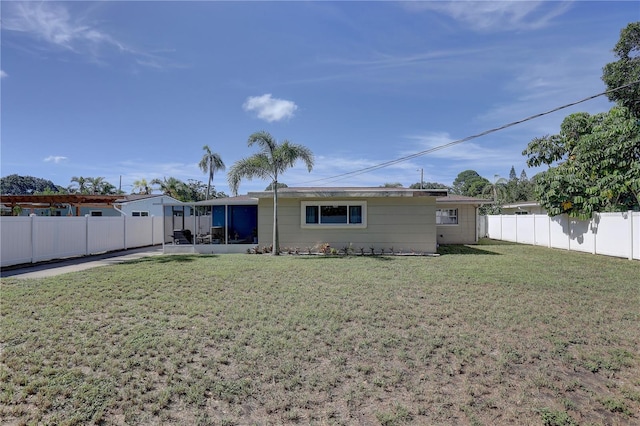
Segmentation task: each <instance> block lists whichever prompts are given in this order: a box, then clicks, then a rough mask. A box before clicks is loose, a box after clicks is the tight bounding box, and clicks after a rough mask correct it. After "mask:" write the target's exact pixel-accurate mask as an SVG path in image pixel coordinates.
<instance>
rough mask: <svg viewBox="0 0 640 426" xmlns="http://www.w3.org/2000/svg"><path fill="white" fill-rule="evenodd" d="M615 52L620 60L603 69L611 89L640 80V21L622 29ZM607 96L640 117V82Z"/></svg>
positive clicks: (603, 75)
mask: <svg viewBox="0 0 640 426" xmlns="http://www.w3.org/2000/svg"><path fill="white" fill-rule="evenodd" d="M613 52H614V54H615V55H616V57H617V58H618V60H617V61H616V62H611V63H608V64H607V65H605V66H604V68H603V70H602V80H603V81H604V82H605V84H606V85H607V88H608V89H609V90H611V89H615V88H617V87H620V86H624V85H627V84H629V83H633V82H636V81H638V80H640V22H632V23H630V24H629V25H627V26H626V27H625V28H623V29H622V31H620V39H619V40H618V43H616V45H615V47H614V49H613ZM607 96H608V97H609V99H611V100H612V101H616V102H618V103H619V104H620V105H623V106H626V107H627V108H629V110H630V111H631V113H632V114H633V115H634V116H636V117H640V83H639V84H632V85H630V86H628V87H626V88H624V89H619V90H616V91H614V92H611V93H609V94H607Z"/></svg>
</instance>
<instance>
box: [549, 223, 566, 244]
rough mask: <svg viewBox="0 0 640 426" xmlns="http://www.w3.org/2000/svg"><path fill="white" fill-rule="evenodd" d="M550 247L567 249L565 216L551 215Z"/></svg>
mask: <svg viewBox="0 0 640 426" xmlns="http://www.w3.org/2000/svg"><path fill="white" fill-rule="evenodd" d="M549 240H550V241H551V247H555V248H561V249H565V250H569V221H568V220H567V216H564V215H562V216H553V217H552V218H551V220H550V221H549Z"/></svg>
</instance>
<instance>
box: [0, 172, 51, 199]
mask: <svg viewBox="0 0 640 426" xmlns="http://www.w3.org/2000/svg"><path fill="white" fill-rule="evenodd" d="M61 189H62V188H61V187H59V186H58V185H56V184H54V183H53V182H51V181H50V180H47V179H42V178H37V177H33V176H20V175H17V174H12V175H8V176H5V177H3V178H2V179H0V193H2V194H3V195H31V194H36V193H40V192H44V191H47V190H49V191H51V192H52V193H58V192H60V190H61Z"/></svg>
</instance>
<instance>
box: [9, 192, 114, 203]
mask: <svg viewBox="0 0 640 426" xmlns="http://www.w3.org/2000/svg"><path fill="white" fill-rule="evenodd" d="M121 197H122V196H121V195H87V194H50V195H2V196H0V200H1V201H2V203H3V204H9V205H16V204H20V205H31V206H36V205H49V206H50V205H55V204H73V205H86V204H90V205H96V204H106V205H109V206H110V205H112V204H114V203H115V202H117V200H118V199H119V198H121Z"/></svg>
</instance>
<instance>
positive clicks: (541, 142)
mask: <svg viewBox="0 0 640 426" xmlns="http://www.w3.org/2000/svg"><path fill="white" fill-rule="evenodd" d="M523 155H527V156H528V160H527V165H529V166H530V167H532V166H539V165H542V164H546V165H548V166H550V167H549V169H548V170H547V171H545V172H542V173H539V174H538V175H536V178H535V194H536V197H537V198H538V200H539V201H540V204H541V205H542V206H543V207H544V208H545V209H546V210H547V211H548V212H549V214H550V215H552V216H554V215H558V214H562V213H567V214H568V215H569V216H571V217H576V218H580V219H588V218H590V217H591V215H592V213H593V212H602V211H619V210H628V209H638V208H639V207H640V206H639V203H638V199H639V198H640V122H639V120H638V119H637V118H636V117H634V116H633V115H632V113H631V111H630V110H629V109H628V108H625V107H622V106H617V107H613V108H612V109H611V110H610V111H609V112H606V113H600V114H596V115H589V114H587V113H576V114H571V115H569V116H568V117H566V118H565V119H564V121H563V122H562V125H561V127H560V133H559V134H557V135H552V136H545V137H543V138H536V139H534V140H532V141H531V142H530V143H529V145H528V147H527V149H525V150H524V151H523ZM556 163H557V165H555V166H553V167H551V166H552V165H553V164H556Z"/></svg>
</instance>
